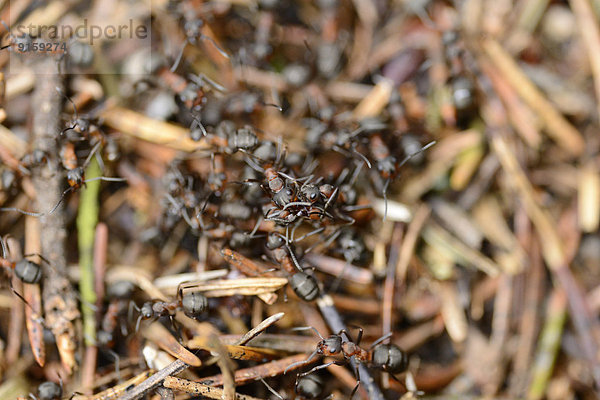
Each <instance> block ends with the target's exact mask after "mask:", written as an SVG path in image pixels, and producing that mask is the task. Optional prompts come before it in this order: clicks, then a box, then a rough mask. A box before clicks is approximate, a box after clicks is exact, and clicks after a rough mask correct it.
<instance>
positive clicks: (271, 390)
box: [260, 378, 284, 400]
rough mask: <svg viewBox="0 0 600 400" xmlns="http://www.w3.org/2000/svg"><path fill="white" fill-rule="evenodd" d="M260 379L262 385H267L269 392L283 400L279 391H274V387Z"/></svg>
mask: <svg viewBox="0 0 600 400" xmlns="http://www.w3.org/2000/svg"><path fill="white" fill-rule="evenodd" d="M260 381H261V382H262V383H263V385H265V386H266V387H267V389H269V392H271V393H273V394H274V395H275V396H277V398H278V399H281V400H284V399H283V397H282V396H281V395H280V394H279V393H277V392H276V391H275V389H273V388H272V387H271V386H269V384H268V383H267V382H266V381H265V380H264V379H263V378H260Z"/></svg>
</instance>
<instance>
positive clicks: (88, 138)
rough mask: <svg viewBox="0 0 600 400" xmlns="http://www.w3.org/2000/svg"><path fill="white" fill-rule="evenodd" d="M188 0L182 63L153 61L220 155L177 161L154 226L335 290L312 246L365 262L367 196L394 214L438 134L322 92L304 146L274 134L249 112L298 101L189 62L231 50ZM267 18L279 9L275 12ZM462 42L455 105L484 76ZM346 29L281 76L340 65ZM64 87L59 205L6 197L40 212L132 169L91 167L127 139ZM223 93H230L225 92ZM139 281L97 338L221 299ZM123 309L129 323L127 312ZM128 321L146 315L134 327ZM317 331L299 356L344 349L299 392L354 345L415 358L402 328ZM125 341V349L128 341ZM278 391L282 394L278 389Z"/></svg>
mask: <svg viewBox="0 0 600 400" xmlns="http://www.w3.org/2000/svg"><path fill="white" fill-rule="evenodd" d="M190 3H191V2H187V1H184V2H180V5H181V7H182V9H181V10H178V12H179V17H180V19H181V22H182V26H183V27H184V33H185V42H184V44H183V47H182V48H181V49H180V51H179V52H178V53H177V55H176V57H175V62H174V63H173V65H172V66H170V67H169V66H166V65H165V64H161V65H158V66H157V67H156V69H154V70H153V76H152V78H153V79H152V82H151V83H150V85H149V86H150V87H152V86H156V87H159V88H161V89H164V90H167V91H169V92H170V93H171V94H172V95H173V96H174V98H175V99H176V103H177V106H178V111H179V112H178V114H177V117H176V118H177V122H179V123H182V124H185V125H187V126H189V128H190V134H189V135H190V138H191V139H192V140H193V141H197V142H203V143H204V144H208V146H203V148H206V147H209V148H210V149H209V150H203V152H204V153H203V154H198V153H197V154H195V155H194V156H199V157H202V156H203V157H204V158H205V159H207V160H209V162H208V165H209V168H208V169H202V168H199V167H198V166H197V165H195V164H194V162H193V161H194V160H193V159H191V160H184V161H182V162H180V163H179V164H175V165H173V166H172V167H171V168H170V170H169V171H168V172H167V174H166V175H165V177H164V180H163V185H162V186H163V194H162V196H161V198H160V202H161V205H162V215H161V221H160V223H159V228H160V229H157V230H156V231H157V232H161V233H164V232H168V231H169V230H171V229H173V228H174V227H175V226H176V225H177V224H179V223H180V222H181V221H184V223H185V224H186V225H187V226H188V227H189V231H190V232H191V233H192V234H193V235H195V236H204V237H206V238H208V239H209V240H210V241H211V242H212V243H213V244H214V246H215V247H217V248H219V249H220V250H221V254H222V256H223V258H224V259H225V260H226V261H227V262H229V263H230V264H232V265H240V266H241V269H240V270H241V271H242V272H243V273H245V274H250V275H255V276H256V275H265V276H269V275H272V274H280V275H283V276H285V277H286V278H287V279H288V281H289V285H290V288H291V289H292V290H293V292H294V293H295V294H296V295H297V297H298V298H300V299H301V300H303V301H305V302H313V301H315V300H317V299H318V298H319V297H321V296H322V294H323V293H324V292H325V291H327V290H330V291H333V290H335V288H336V287H337V284H338V283H339V280H340V279H342V278H343V272H342V273H341V274H340V276H339V277H338V279H337V280H336V282H334V284H333V285H331V286H329V287H328V288H326V286H325V285H324V282H323V281H322V280H321V279H320V278H319V276H318V275H317V274H315V273H314V272H312V269H313V268H312V267H311V266H309V265H308V263H307V260H306V259H305V257H304V256H305V255H306V254H308V253H310V252H312V251H316V249H317V248H318V249H319V251H321V252H329V253H330V254H331V255H335V256H341V257H343V258H344V260H345V261H346V262H347V263H348V264H353V263H358V264H360V263H363V262H364V261H365V260H366V258H367V257H366V254H367V250H366V249H367V246H366V244H365V243H364V241H363V238H362V235H360V227H361V226H362V225H364V224H365V222H368V220H369V218H371V217H372V215H373V214H372V212H371V205H370V203H369V201H368V199H370V198H371V199H372V198H373V197H375V196H377V197H379V196H381V197H383V199H384V204H385V210H384V211H383V216H384V218H385V217H386V214H387V205H388V201H387V196H388V191H389V189H390V183H391V182H392V181H393V180H394V179H396V178H397V177H398V176H399V174H400V170H401V168H402V167H403V166H404V165H405V164H406V163H407V162H409V161H412V162H415V163H418V162H419V155H420V154H421V153H422V152H423V151H424V150H426V149H428V148H429V147H430V146H432V145H433V144H434V142H429V143H427V142H426V141H421V140H418V139H417V137H416V136H415V135H409V134H406V135H402V137H400V136H399V135H396V131H397V130H398V129H397V127H396V126H394V125H397V124H395V123H393V122H392V123H387V122H386V120H385V119H384V118H381V119H379V118H368V119H364V120H360V121H355V120H353V118H352V116H351V115H349V113H347V112H342V111H340V110H338V109H336V107H335V106H334V105H330V106H327V107H320V105H319V104H316V105H315V104H312V103H311V104H310V107H309V111H310V112H309V113H307V114H308V115H307V117H306V118H304V119H303V120H302V123H303V125H304V130H305V134H304V137H303V139H304V140H303V142H302V143H301V144H300V145H297V146H296V147H295V148H301V149H302V150H299V151H292V150H289V149H288V148H287V145H286V143H284V140H283V139H281V138H279V139H277V140H269V139H268V137H269V135H268V133H265V132H262V131H260V130H259V129H257V128H256V127H254V126H253V125H252V123H251V122H250V121H252V119H253V116H254V115H256V114H257V113H259V112H260V111H261V110H263V109H264V108H265V107H269V106H274V107H275V108H277V109H278V110H280V111H281V112H286V110H285V109H284V107H285V105H284V104H283V103H284V102H283V101H281V104H282V105H281V106H280V105H274V104H269V103H267V102H265V101H264V100H263V98H262V95H261V94H258V93H256V92H252V91H249V90H248V91H243V92H239V93H233V94H231V95H230V94H228V93H226V90H225V88H224V87H223V86H221V85H220V84H219V83H217V82H215V81H213V80H211V79H209V78H207V77H206V76H203V75H199V74H193V73H187V74H185V73H182V72H178V71H181V70H183V69H185V68H186V67H187V65H186V62H185V59H184V58H183V54H184V49H185V47H186V46H187V45H193V46H198V45H199V43H200V41H205V42H210V45H211V46H212V47H214V48H215V49H217V51H218V52H219V53H220V54H221V55H223V56H224V57H226V58H230V55H229V54H228V53H227V52H225V51H224V50H223V49H222V48H221V47H220V46H219V45H218V44H217V43H216V42H215V40H213V39H212V38H210V37H208V36H205V35H204V34H202V33H201V29H202V26H203V24H204V22H203V19H202V17H201V16H200V13H199V12H196V10H195V9H194V7H192V6H190ZM318 3H319V7H320V8H322V9H323V10H322V11H323V12H324V13H326V12H329V11H331V9H332V7H333V6H332V4H333V3H334V2H327V1H321V2H318ZM329 3H332V4H329ZM276 9H277V2H276V1H268V0H262V1H259V8H258V12H259V13H260V14H261V15H262V16H268V15H271V14H273V13H274V12H275V10H276ZM262 20H264V21H268V20H269V18H261V21H262ZM271 24H272V22H271ZM271 28H272V27H271V26H266V25H265V26H261V27H258V28H257V35H256V38H255V43H253V45H252V46H250V47H249V50H248V51H247V52H245V53H244V54H245V58H244V62H245V63H247V64H248V65H251V66H255V67H261V66H263V65H264V64H265V62H266V59H267V58H268V56H269V53H270V52H272V49H271V48H270V47H269V44H268V36H269V35H268V32H269V30H270V29H271ZM265 32H266V34H265ZM456 42H457V38H456V35H454V36H453V35H451V34H448V35H445V36H444V38H443V44H444V46H445V48H446V53H447V54H446V56H447V58H448V64H449V65H450V66H451V69H452V76H453V77H454V78H453V80H452V82H451V84H452V87H453V92H452V93H453V96H454V97H456V98H455V100H456V101H455V103H456V104H455V105H456V107H457V110H458V111H461V110H468V109H469V108H472V100H473V95H472V91H473V87H472V85H471V84H470V83H469V80H468V79H467V78H465V77H461V76H460V75H461V73H462V72H461V71H462V69H463V67H462V65H461V63H460V62H459V61H457V60H458V59H459V58H460V54H459V53H460V50H457V48H459V46H457V45H456ZM338 43H339V41H335V40H334V41H330V42H328V43H324V45H323V48H319V49H317V50H315V51H314V52H311V55H312V56H313V60H312V61H313V62H314V65H312V66H308V67H306V66H300V65H296V64H295V65H292V66H290V67H289V68H286V69H285V70H284V71H283V76H284V78H285V79H286V82H287V84H288V85H289V86H291V87H293V88H294V89H297V88H303V87H304V88H306V87H308V86H309V85H310V84H311V82H310V80H311V74H312V72H311V71H314V77H313V78H314V80H315V81H317V82H318V79H322V78H327V79H329V78H331V77H332V76H333V75H335V70H336V69H338V68H339V63H340V57H341V53H342V52H341V50H340V49H339V48H338V49H336V47H335V46H336V45H338ZM326 45H328V46H329V47H327V46H326ZM292 67H293V68H292ZM303 67H306V68H304V69H303ZM142 86H143V85H140V87H142ZM60 94H61V96H62V97H64V98H65V99H66V100H67V101H68V102H69V103H70V104H71V105H72V108H73V115H72V117H71V118H69V120H68V121H67V122H66V124H65V127H64V129H63V130H62V131H60V132H57V135H56V138H57V141H58V143H59V148H60V154H58V156H59V157H60V162H61V165H62V166H63V168H64V174H65V177H66V185H65V190H64V192H63V193H62V196H61V198H60V201H59V202H58V203H57V204H54V205H52V206H51V207H50V208H49V209H48V210H47V211H43V210H40V211H38V212H31V211H24V210H21V209H17V208H14V207H3V208H0V210H2V211H18V212H20V213H23V214H27V215H32V216H37V217H39V216H42V215H45V214H52V213H54V212H55V211H56V210H57V208H58V207H59V206H60V204H61V203H62V201H63V200H64V199H65V198H66V196H67V195H68V194H69V193H71V192H74V191H76V190H78V189H80V188H81V187H83V186H84V185H85V184H86V182H89V181H91V180H92V179H99V180H103V181H113V182H114V181H117V182H118V181H123V180H124V179H122V178H118V177H106V176H102V177H97V178H92V179H88V180H86V178H85V169H86V167H87V166H88V165H89V163H90V162H91V160H92V159H93V158H94V157H96V158H97V159H98V161H100V162H102V159H103V157H105V158H106V159H108V160H110V161H113V160H116V159H117V158H118V155H117V151H118V150H117V147H118V146H117V145H116V143H115V141H114V140H113V139H112V137H111V135H107V134H105V133H104V132H103V131H102V128H101V125H102V121H101V120H99V119H98V118H97V117H96V114H97V110H95V111H92V112H90V113H88V114H86V115H80V114H79V113H78V112H77V107H76V105H75V103H74V102H73V101H72V100H71V98H70V97H68V96H67V95H66V94H63V93H62V91H61V92H60ZM138 95H139V96H140V97H142V96H144V95H145V93H144V92H143V91H142V92H140V93H138ZM309 100H310V99H309ZM216 103H218V105H217V106H214V104H216ZM309 103H310V101H309ZM317 103H318V102H317ZM402 107H403V106H402V100H401V99H399V98H392V99H391V100H390V104H389V106H388V108H387V110H386V113H387V114H388V115H389V116H390V119H392V120H394V119H395V115H396V114H397V113H401V112H402V111H398V110H399V109H400V110H401V109H402ZM398 119H400V118H398ZM235 121H244V122H243V123H239V122H235ZM51 156H56V155H48V154H44V153H43V152H41V151H39V150H33V151H32V152H31V153H30V154H28V155H27V156H25V157H24V158H23V159H21V160H19V162H18V163H16V167H15V168H4V169H3V170H2V176H1V183H2V190H3V191H4V192H7V193H10V192H11V191H13V189H14V188H15V187H16V186H17V183H18V180H19V179H20V178H23V177H25V176H28V175H30V174H31V172H30V169H32V168H36V167H38V166H43V165H44V163H46V162H47V160H48V157H51ZM332 160H333V162H331V161H332ZM331 165H334V167H331ZM340 165H341V168H340V167H339V166H340ZM365 216H366V217H365ZM297 232H302V234H297ZM163 236H168V235H163ZM316 238H318V240H315V239H316ZM304 243H307V245H303V244H304ZM2 245H3V257H2V259H0V264H1V265H2V266H3V267H6V268H10V269H12V270H14V274H15V276H16V277H18V278H19V279H20V280H21V281H23V282H24V283H27V284H39V283H40V282H41V278H42V267H41V265H40V264H37V263H35V262H33V261H31V260H29V259H28V258H27V257H24V258H22V259H21V260H20V261H17V262H13V261H10V259H9V257H8V253H7V251H6V249H5V246H4V243H2ZM257 258H262V259H263V260H266V261H267V262H270V263H271V264H273V265H275V266H276V270H275V271H273V270H269V269H264V270H262V271H249V272H244V271H243V268H244V266H245V265H248V264H249V263H250V262H251V260H252V259H257ZM42 260H44V259H43V258H42ZM44 262H46V261H44ZM134 289H135V288H134V286H133V285H132V284H131V283H130V282H117V283H114V284H112V285H110V286H109V287H108V290H107V298H108V299H109V302H108V305H107V306H106V310H105V312H104V316H103V318H102V320H101V322H100V323H99V327H98V331H97V340H98V344H99V346H102V347H105V348H107V349H111V348H114V346H115V342H116V339H117V338H118V337H119V335H121V336H127V334H128V333H129V332H128V330H129V331H133V330H135V331H137V330H139V329H140V326H141V323H142V321H145V320H154V319H158V318H161V317H170V318H171V320H173V319H172V317H173V316H174V314H175V312H176V311H183V313H184V314H185V315H186V316H188V317H190V318H195V319H202V318H204V317H205V315H206V314H207V312H208V309H209V301H208V299H207V298H206V297H205V296H204V295H202V294H201V293H200V292H197V291H196V292H195V291H193V290H188V291H184V290H183V288H182V287H180V288H179V289H178V290H177V296H176V298H175V299H173V300H172V301H158V300H150V301H146V302H145V303H143V304H142V305H141V307H138V306H137V305H136V304H135V303H134V302H133V301H132V300H131V298H132V297H133V294H134ZM13 291H14V292H15V293H16V294H17V295H18V296H19V297H21V298H22V296H21V295H20V294H19V293H17V292H16V291H15V290H14V289H13ZM23 300H24V299H23ZM24 301H25V300H24ZM132 309H134V310H135V312H136V313H137V315H136V316H135V317H132V314H133V311H132ZM125 316H127V317H125ZM123 320H125V323H121V322H123ZM129 325H133V326H134V327H135V328H133V327H131V329H129ZM119 327H121V329H120V330H121V332H119V329H118V328H119ZM311 329H314V328H311ZM315 331H316V329H315ZM316 333H317V334H318V336H319V338H320V341H319V342H318V344H317V345H316V349H315V351H314V352H313V354H311V355H310V357H309V358H308V360H307V361H304V362H302V363H301V364H302V365H304V364H306V365H308V364H309V363H310V362H312V361H313V359H314V358H315V357H317V356H319V357H334V358H335V361H331V362H329V363H325V364H320V365H317V366H315V367H313V368H312V369H310V370H308V371H306V372H302V373H300V374H298V375H297V379H296V383H295V391H296V393H297V394H298V395H299V396H300V397H301V398H305V399H315V398H322V397H323V390H324V386H325V385H324V383H323V381H322V379H321V378H320V377H319V375H318V374H316V372H317V371H319V370H320V369H323V368H326V367H327V366H329V365H331V364H338V365H346V364H349V363H350V360H351V359H352V360H355V363H354V366H356V365H357V363H362V364H366V365H369V366H372V367H375V368H378V369H381V370H383V371H386V372H389V373H390V374H391V375H392V376H393V375H394V374H398V373H401V372H403V371H405V370H406V368H407V355H406V354H405V353H404V352H403V351H402V350H401V349H400V348H398V347H397V346H396V345H394V344H391V343H384V342H386V341H387V340H388V339H389V336H390V335H386V336H384V337H382V338H380V339H379V340H377V341H376V342H375V343H373V345H372V346H371V347H370V348H363V347H361V346H360V342H361V339H362V329H360V330H359V334H358V337H357V339H356V340H353V339H352V338H351V337H350V335H349V334H348V332H347V331H345V330H342V331H340V332H337V333H335V334H333V335H331V336H329V337H326V338H323V337H321V335H320V334H319V332H316ZM109 351H112V350H109ZM113 354H115V355H116V352H114V353H113ZM292 366H294V365H290V367H292ZM295 366H298V365H295ZM288 369H289V368H288ZM355 374H356V377H357V385H356V387H355V388H354V389H353V391H352V394H351V396H352V395H354V394H355V393H356V391H357V389H358V383H359V382H360V377H359V373H358V368H355ZM265 384H266V382H265ZM267 387H268V385H267ZM272 392H273V393H274V394H276V395H277V396H280V395H279V394H278V393H277V392H275V391H274V390H272ZM61 397H62V388H61V387H59V386H58V385H56V384H52V383H50V382H48V383H45V384H42V385H41V386H40V388H39V391H38V395H37V398H39V399H40V400H46V399H48V400H56V399H59V398H61Z"/></svg>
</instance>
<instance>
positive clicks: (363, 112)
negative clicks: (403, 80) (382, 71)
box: [353, 78, 394, 120]
mask: <svg viewBox="0 0 600 400" xmlns="http://www.w3.org/2000/svg"><path fill="white" fill-rule="evenodd" d="M393 87H394V83H393V82H392V81H391V80H389V79H386V78H382V79H381V81H379V82H378V83H377V84H376V85H375V86H374V87H373V89H371V91H370V92H369V94H368V95H367V96H366V97H365V98H364V99H362V100H361V102H360V103H358V105H357V106H356V108H355V109H354V112H353V115H354V118H356V119H357V120H361V119H364V118H368V117H374V116H377V115H379V114H380V113H381V111H382V110H383V109H384V108H385V106H386V105H387V104H388V102H389V101H390V96H391V95H392V89H393Z"/></svg>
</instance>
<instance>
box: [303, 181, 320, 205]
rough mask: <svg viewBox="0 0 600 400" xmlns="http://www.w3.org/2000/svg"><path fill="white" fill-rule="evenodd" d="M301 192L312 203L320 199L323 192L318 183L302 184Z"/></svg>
mask: <svg viewBox="0 0 600 400" xmlns="http://www.w3.org/2000/svg"><path fill="white" fill-rule="evenodd" d="M300 192H301V193H302V196H304V198H305V199H306V200H308V201H309V202H311V203H314V202H316V201H317V200H319V197H320V194H321V193H320V191H319V188H318V187H317V185H313V184H310V185H306V186H302V187H301V188H300Z"/></svg>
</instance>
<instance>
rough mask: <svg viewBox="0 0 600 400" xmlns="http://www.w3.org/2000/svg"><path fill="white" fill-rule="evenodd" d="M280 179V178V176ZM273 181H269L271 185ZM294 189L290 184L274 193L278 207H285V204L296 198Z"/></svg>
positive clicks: (274, 199)
mask: <svg viewBox="0 0 600 400" xmlns="http://www.w3.org/2000/svg"><path fill="white" fill-rule="evenodd" d="M278 179H280V178H278ZM270 186H271V181H269V187H270ZM294 194H295V193H294V189H292V188H291V187H289V186H285V187H284V188H283V189H281V190H280V191H278V192H277V193H275V194H274V195H273V203H275V205H276V206H278V207H285V205H286V204H287V203H289V202H291V201H292V200H293V199H294Z"/></svg>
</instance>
